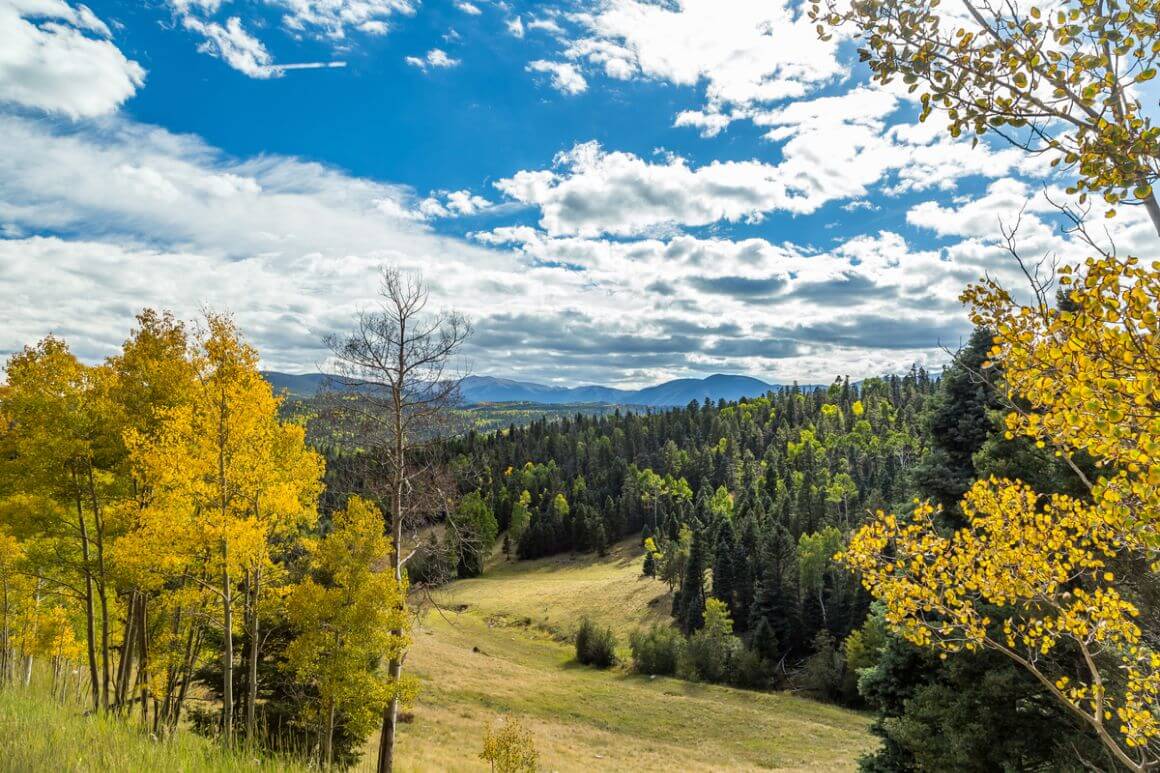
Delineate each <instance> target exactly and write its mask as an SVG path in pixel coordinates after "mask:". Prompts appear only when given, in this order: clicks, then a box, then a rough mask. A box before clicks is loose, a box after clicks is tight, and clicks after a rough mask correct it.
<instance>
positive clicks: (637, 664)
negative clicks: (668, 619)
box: [628, 623, 685, 676]
mask: <svg viewBox="0 0 1160 773" xmlns="http://www.w3.org/2000/svg"><path fill="white" fill-rule="evenodd" d="M628 644H629V647H631V648H632V667H633V668H634V669H635V670H636V671H637V672H638V673H641V674H657V675H662V676H671V675H673V674H675V673H677V663H678V662H679V661H680V658H681V652H682V650H684V647H685V637H683V636H681V634H680V632H679V631H677V630H676V629H675V628H671V627H669V626H667V625H658V624H656V623H654V624H653V626H652V628H650V629H649V630H647V631H644V630H640V631H634V632H633V634H632V636H630V637H629V640H628Z"/></svg>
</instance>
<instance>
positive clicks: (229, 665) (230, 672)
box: [217, 389, 234, 746]
mask: <svg viewBox="0 0 1160 773" xmlns="http://www.w3.org/2000/svg"><path fill="white" fill-rule="evenodd" d="M228 432H229V404H228V403H227V401H226V395H225V391H224V389H223V390H222V392H221V394H220V396H219V402H218V445H217V452H218V496H219V497H220V500H219V506H220V508H221V529H222V612H223V614H222V618H223V619H222V639H223V646H222V741H223V742H224V743H225V744H226V745H227V746H229V745H230V744H232V743H233V739H234V606H233V604H234V597H233V583H232V582H231V580H230V540H229V484H228V481H227V479H226V445H227V443H228Z"/></svg>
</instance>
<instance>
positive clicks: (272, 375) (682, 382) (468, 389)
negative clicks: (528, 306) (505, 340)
mask: <svg viewBox="0 0 1160 773" xmlns="http://www.w3.org/2000/svg"><path fill="white" fill-rule="evenodd" d="M262 375H263V376H265V377H266V380H267V381H269V382H270V384H271V385H272V386H273V387H274V388H275V389H277V390H279V391H285V392H288V393H289V394H291V395H294V396H296V397H311V396H313V395H315V394H317V393H318V391H319V389H321V388H322V386H323V385H324V384H325V382H326V379H327V376H326V374H324V373H303V374H298V375H296V374H291V373H278V372H277V371H263V372H262ZM781 388H782V387H781V385H780V384H767V383H766V382H764V381H760V380H758V379H755V378H750V377H749V376H728V375H723V374H717V375H713V376H709V377H708V378H699V379H698V378H678V379H674V380H673V381H666V382H664V383H662V384H657V385H656V386H651V387H645V388H644V389H616V388H614V387H606V386H596V385H590V386H578V387H558V386H548V385H546V384H536V383H533V382H530V381H513V380H512V379H506V378H496V377H494V376H468V377H467V378H465V379H463V383H462V384H461V385H460V393H461V394H462V396H463V401H464V402H466V403H540V404H543V405H562V404H565V403H611V404H616V405H640V406H646V407H650V408H663V407H671V406H674V405H688V404H689V402H690V401H692V400H697V401H698V402H700V401H702V400H704V399H705V398H709V399H710V400H712V401H714V402H716V401H717V400H739V399H741V398H742V397H759V396H761V395H763V394H765V393H766V392H769V391H777V390H779V389H781Z"/></svg>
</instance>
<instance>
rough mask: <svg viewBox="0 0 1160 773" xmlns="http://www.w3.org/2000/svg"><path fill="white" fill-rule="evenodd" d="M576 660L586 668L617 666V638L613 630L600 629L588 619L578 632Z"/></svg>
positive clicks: (582, 623) (581, 624)
mask: <svg viewBox="0 0 1160 773" xmlns="http://www.w3.org/2000/svg"><path fill="white" fill-rule="evenodd" d="M576 660H578V661H580V662H581V663H583V664H584V665H586V666H596V667H597V668H609V667H610V666H613V665H615V664H616V636H614V635H613V633H612V629H611V628H599V627H597V626H596V625H595V624H594V623H593V622H592V621H591V620H589V619H588V618H584V619H583V620H581V621H580V628H579V629H578V630H577V631H576Z"/></svg>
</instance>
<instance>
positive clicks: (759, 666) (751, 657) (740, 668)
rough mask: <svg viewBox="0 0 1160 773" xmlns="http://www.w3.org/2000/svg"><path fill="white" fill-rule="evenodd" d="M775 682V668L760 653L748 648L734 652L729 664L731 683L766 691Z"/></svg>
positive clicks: (738, 648) (739, 648)
mask: <svg viewBox="0 0 1160 773" xmlns="http://www.w3.org/2000/svg"><path fill="white" fill-rule="evenodd" d="M772 681H773V667H772V666H771V665H770V664H769V661H768V660H766V659H765V658H763V657H762V656H761V655H760V654H759V653H757V652H754V651H753V650H751V649H749V648H748V647H737V648H736V649H734V650H733V654H732V657H731V659H730V662H729V682H730V684H733V685H735V686H737V687H748V688H750V689H753V690H764V689H767V688H768V687H769V686H770V683H771V682H772Z"/></svg>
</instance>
